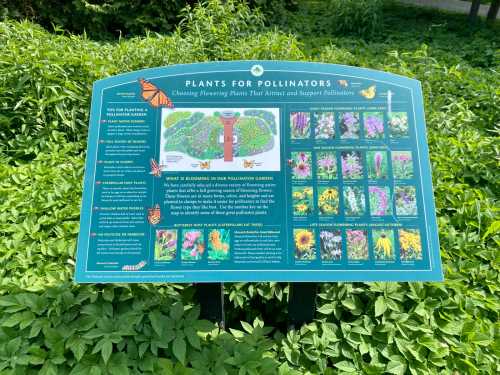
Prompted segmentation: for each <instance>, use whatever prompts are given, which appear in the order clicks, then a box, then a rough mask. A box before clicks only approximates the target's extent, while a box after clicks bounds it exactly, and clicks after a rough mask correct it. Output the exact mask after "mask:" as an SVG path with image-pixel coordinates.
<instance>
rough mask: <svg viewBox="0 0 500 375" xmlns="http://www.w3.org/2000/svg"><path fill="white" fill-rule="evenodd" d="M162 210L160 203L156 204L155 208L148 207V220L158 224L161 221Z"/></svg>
mask: <svg viewBox="0 0 500 375" xmlns="http://www.w3.org/2000/svg"><path fill="white" fill-rule="evenodd" d="M160 219H161V210H160V205H159V204H156V205H155V206H154V207H153V208H148V221H149V224H151V225H156V224H158V223H159V222H160Z"/></svg>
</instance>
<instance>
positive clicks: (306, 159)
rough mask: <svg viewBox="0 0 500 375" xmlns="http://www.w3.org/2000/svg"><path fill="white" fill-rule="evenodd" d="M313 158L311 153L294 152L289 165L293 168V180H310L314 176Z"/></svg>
mask: <svg viewBox="0 0 500 375" xmlns="http://www.w3.org/2000/svg"><path fill="white" fill-rule="evenodd" d="M311 163H312V157H311V153H310V152H305V151H299V152H292V158H291V159H290V160H289V165H290V167H291V168H292V178H293V179H295V180H305V179H310V178H311V176H312V166H311Z"/></svg>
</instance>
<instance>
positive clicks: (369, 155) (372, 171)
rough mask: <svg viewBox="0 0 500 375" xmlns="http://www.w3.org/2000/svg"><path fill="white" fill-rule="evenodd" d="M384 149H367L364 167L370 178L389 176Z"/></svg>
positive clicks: (377, 178) (379, 178) (376, 178)
mask: <svg viewBox="0 0 500 375" xmlns="http://www.w3.org/2000/svg"><path fill="white" fill-rule="evenodd" d="M387 165H388V163H387V152H386V151H382V150H381V151H367V152H366V169H367V172H368V178H369V179H372V180H385V179H386V178H388V176H389V172H388V166H387Z"/></svg>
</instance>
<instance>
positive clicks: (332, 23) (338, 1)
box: [324, 0, 384, 36]
mask: <svg viewBox="0 0 500 375" xmlns="http://www.w3.org/2000/svg"><path fill="white" fill-rule="evenodd" d="M383 3H384V0H328V1H327V2H326V7H325V10H324V11H325V12H326V16H327V18H328V20H329V21H328V22H327V24H326V25H325V26H326V27H328V28H330V29H331V30H332V31H333V32H335V33H337V34H354V35H360V36H371V35H373V34H374V33H375V32H376V31H377V29H380V27H381V24H382V23H383V18H382V5H383Z"/></svg>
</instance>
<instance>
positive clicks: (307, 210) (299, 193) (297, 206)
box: [292, 186, 314, 216]
mask: <svg viewBox="0 0 500 375" xmlns="http://www.w3.org/2000/svg"><path fill="white" fill-rule="evenodd" d="M292 201H293V214H294V215H295V216H307V215H311V214H312V212H313V210H314V204H313V188H312V187H311V186H293V187H292Z"/></svg>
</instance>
